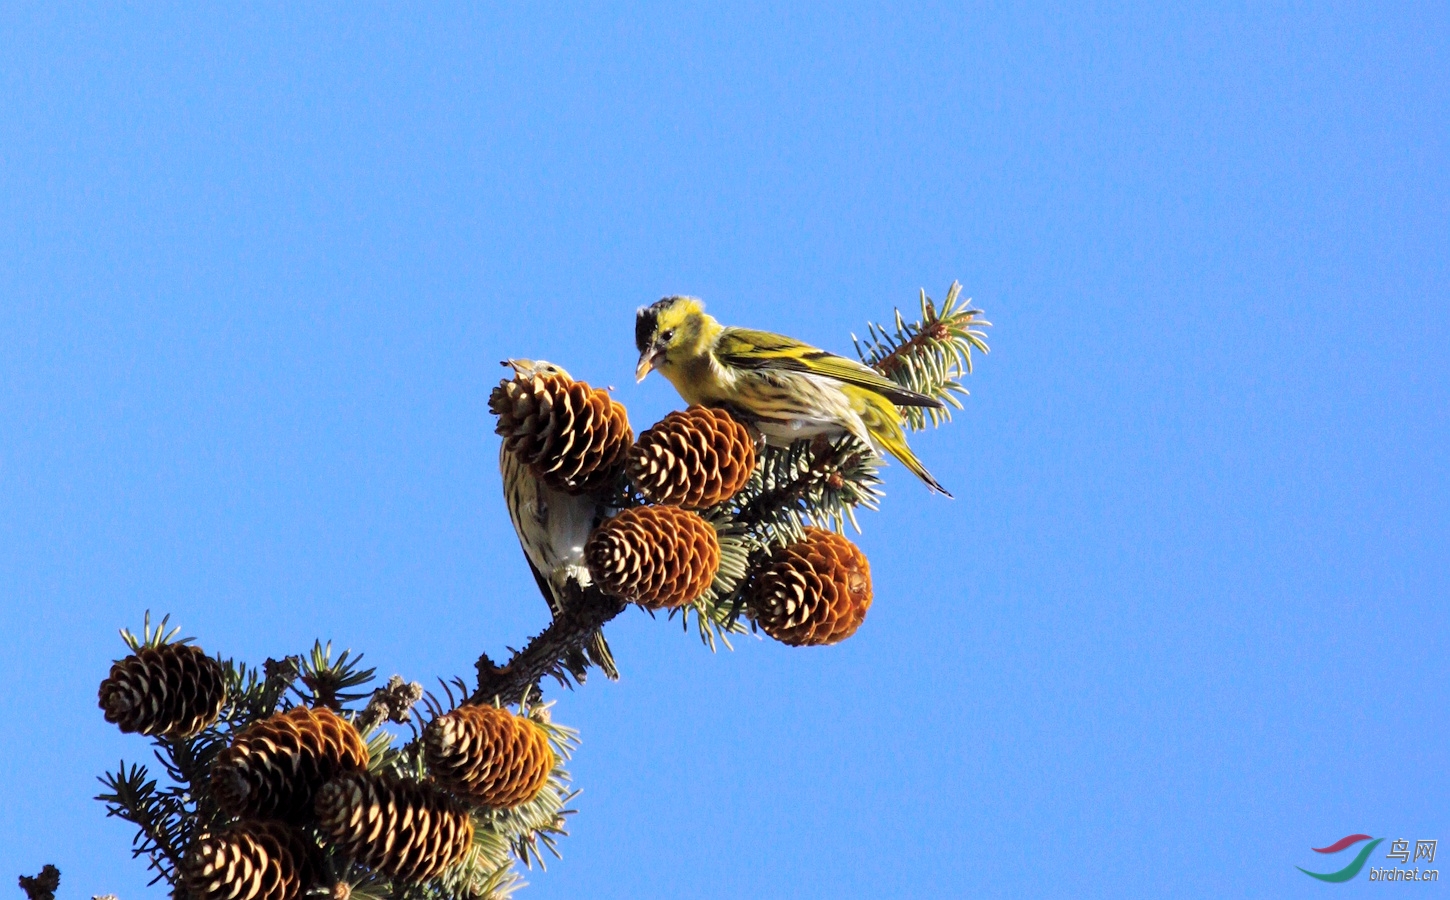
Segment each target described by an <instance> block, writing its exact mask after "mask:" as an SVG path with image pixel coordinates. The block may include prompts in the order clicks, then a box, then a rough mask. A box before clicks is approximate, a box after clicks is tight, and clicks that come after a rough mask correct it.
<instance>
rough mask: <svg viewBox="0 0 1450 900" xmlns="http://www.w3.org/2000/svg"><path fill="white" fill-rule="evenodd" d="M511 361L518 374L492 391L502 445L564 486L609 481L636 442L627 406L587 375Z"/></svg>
mask: <svg viewBox="0 0 1450 900" xmlns="http://www.w3.org/2000/svg"><path fill="white" fill-rule="evenodd" d="M513 365H514V366H515V368H516V369H518V370H519V372H520V374H519V375H518V376H516V377H515V378H513V379H512V380H506V381H503V382H500V383H499V386H498V387H496V388H494V389H493V393H491V394H489V397H488V408H489V411H490V412H492V413H493V414H494V415H496V416H498V425H497V426H496V427H495V429H494V430H495V431H496V432H498V434H500V435H502V437H503V445H504V449H505V450H507V451H508V452H510V453H515V454H517V455H518V458H519V459H521V460H523V462H524V463H525V464H526V465H527V466H528V467H529V468H530V469H532V470H533V472H534V474H535V475H537V476H538V477H539V478H541V479H543V481H544V482H545V483H547V484H549V485H551V486H552V487H555V488H557V489H559V490H561V491H566V492H568V493H570V494H588V493H591V492H593V491H596V490H599V489H600V488H604V487H608V486H609V484H610V483H611V482H613V480H614V479H615V478H616V477H617V476H618V475H619V472H620V469H621V468H622V467H623V465H624V455H625V454H626V453H628V452H629V447H630V444H631V443H633V442H634V432H633V431H631V430H630V427H629V416H628V414H626V412H625V410H624V407H623V406H622V405H621V404H619V403H616V402H615V401H614V399H613V398H612V397H610V396H609V392H608V391H602V390H598V389H596V388H592V387H590V386H589V385H588V384H586V383H585V382H583V381H574V380H573V379H571V378H569V377H568V376H567V375H560V374H549V375H540V374H534V370H533V369H531V368H528V367H525V366H524V364H523V363H522V361H518V362H515V363H513Z"/></svg>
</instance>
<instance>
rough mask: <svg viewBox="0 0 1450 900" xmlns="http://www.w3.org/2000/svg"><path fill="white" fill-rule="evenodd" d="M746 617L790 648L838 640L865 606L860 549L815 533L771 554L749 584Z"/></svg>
mask: <svg viewBox="0 0 1450 900" xmlns="http://www.w3.org/2000/svg"><path fill="white" fill-rule="evenodd" d="M748 603H749V607H750V611H751V614H752V615H753V616H754V617H755V622H756V624H757V625H759V626H760V628H761V630H763V631H764V632H765V633H766V634H768V635H770V636H771V637H773V638H775V639H776V640H778V641H780V642H781V643H784V644H790V645H791V646H793V647H814V646H820V645H824V644H835V643H838V642H840V641H844V640H845V639H846V638H848V637H850V636H851V635H853V634H855V633H856V629H857V628H859V627H861V622H862V621H863V620H865V618H866V610H867V609H869V608H870V607H871V566H870V564H869V563H867V562H866V554H864V553H862V552H861V548H859V547H857V546H856V545H855V544H853V543H851V542H850V541H848V540H846V539H845V538H844V537H841V536H840V535H839V534H836V533H835V532H834V531H825V530H823V529H820V528H807V529H806V537H805V540H803V541H800V542H799V543H795V544H791V545H790V546H788V547H783V548H781V549H779V550H776V551H775V553H773V554H771V556H770V558H769V559H767V560H766V561H765V562H764V563H763V564H762V565H761V567H760V568H759V569H758V570H757V571H756V573H755V575H754V578H753V579H752V581H751V585H750V591H749V599H748Z"/></svg>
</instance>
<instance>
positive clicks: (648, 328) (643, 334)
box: [634, 297, 679, 353]
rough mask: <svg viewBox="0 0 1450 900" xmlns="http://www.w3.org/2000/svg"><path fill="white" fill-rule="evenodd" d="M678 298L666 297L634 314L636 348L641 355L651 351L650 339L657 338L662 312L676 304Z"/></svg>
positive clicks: (642, 307)
mask: <svg viewBox="0 0 1450 900" xmlns="http://www.w3.org/2000/svg"><path fill="white" fill-rule="evenodd" d="M677 299H679V298H678V297H665V298H664V299H663V300H656V301H655V302H653V303H651V304H650V305H649V306H641V307H640V308H639V312H637V313H635V314H634V348H635V349H636V350H638V351H639V352H640V353H643V352H644V351H645V350H647V349H649V342H650V339H651V338H653V337H654V336H655V327H656V326H657V325H658V324H659V319H660V310H662V309H664V308H665V307H667V306H669V305H670V304H671V303H674V302H675V301H676V300H677Z"/></svg>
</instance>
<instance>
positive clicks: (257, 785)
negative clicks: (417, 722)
mask: <svg viewBox="0 0 1450 900" xmlns="http://www.w3.org/2000/svg"><path fill="white" fill-rule="evenodd" d="M367 766H368V748H367V745H366V744H364V743H363V741H362V738H361V737H360V736H359V735H358V733H357V729H355V728H353V727H352V725H351V724H349V723H348V722H347V721H346V720H345V719H343V718H342V717H341V716H339V715H338V714H337V713H335V712H333V711H332V710H330V709H328V708H326V707H320V708H318V709H309V708H308V707H305V706H298V707H296V708H294V709H289V710H288V711H287V712H284V713H278V714H277V715H274V716H269V717H268V718H265V719H263V720H261V721H260V722H254V723H252V724H251V725H249V726H247V728H246V729H245V730H244V731H242V733H241V734H238V735H237V736H236V737H235V738H234V739H233V740H232V745H231V746H230V747H227V748H226V749H225V750H223V751H222V752H220V753H218V754H217V757H216V761H215V762H213V763H212V773H211V787H212V794H213V796H214V797H215V798H216V801H217V805H218V806H220V807H221V808H222V810H223V811H224V812H227V813H230V814H231V815H234V816H238V817H241V818H247V819H281V820H283V821H286V822H299V823H300V822H306V821H307V820H308V819H309V817H310V816H311V815H312V798H313V795H314V794H315V793H316V792H317V789H318V788H320V787H321V786H322V785H323V784H325V783H326V782H328V781H329V780H331V779H332V778H333V777H335V776H337V775H340V774H342V773H344V772H354V771H362V770H364V769H366V768H367Z"/></svg>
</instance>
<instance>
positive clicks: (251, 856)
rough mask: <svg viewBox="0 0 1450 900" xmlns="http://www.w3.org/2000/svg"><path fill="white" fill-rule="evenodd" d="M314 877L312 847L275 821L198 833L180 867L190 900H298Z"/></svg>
mask: <svg viewBox="0 0 1450 900" xmlns="http://www.w3.org/2000/svg"><path fill="white" fill-rule="evenodd" d="M315 877H316V874H315V867H314V848H312V847H309V846H308V845H307V843H306V841H304V840H303V838H302V836H301V835H299V834H298V833H297V832H295V831H293V830H292V829H290V828H288V827H287V826H286V825H283V824H281V823H279V822H243V823H241V824H239V825H236V826H233V827H232V828H229V829H227V830H226V831H223V832H220V833H218V834H208V835H203V836H201V837H200V838H199V839H198V840H197V843H196V846H195V847H194V848H193V849H192V851H191V853H190V855H188V856H187V858H186V861H185V862H184V863H183V865H182V870H181V882H182V885H183V887H184V889H185V892H186V896H188V897H190V898H193V900H297V898H298V897H300V896H302V892H303V891H304V890H306V889H307V888H308V887H310V886H311V882H312V880H313V879H314V878H315Z"/></svg>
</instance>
